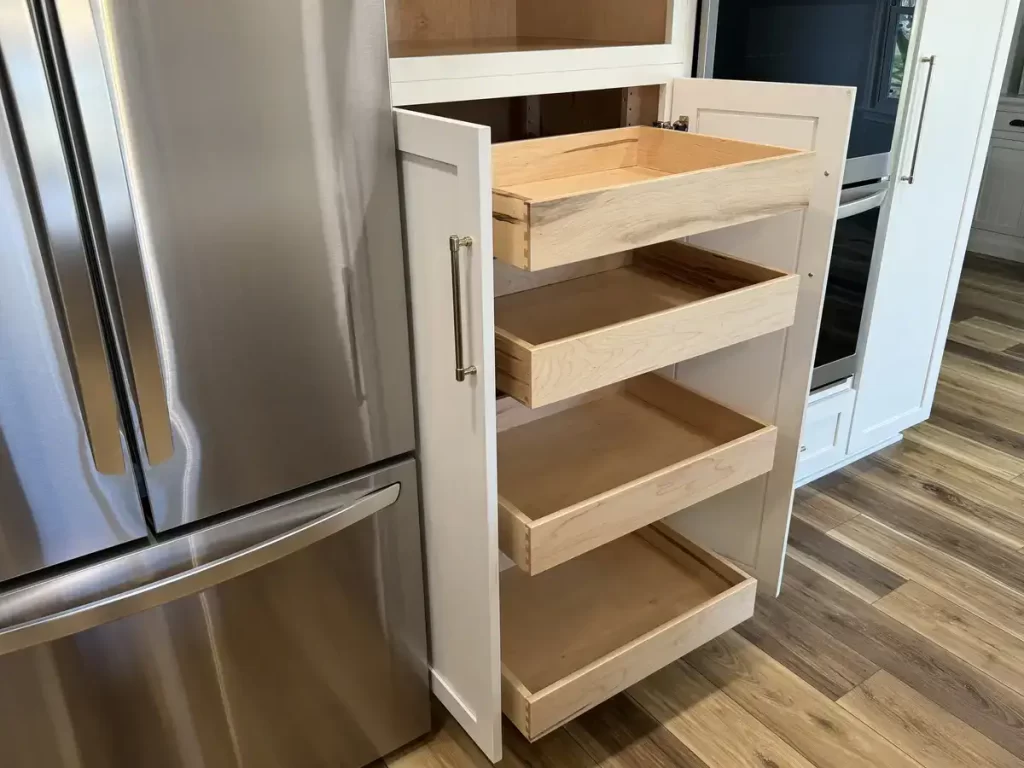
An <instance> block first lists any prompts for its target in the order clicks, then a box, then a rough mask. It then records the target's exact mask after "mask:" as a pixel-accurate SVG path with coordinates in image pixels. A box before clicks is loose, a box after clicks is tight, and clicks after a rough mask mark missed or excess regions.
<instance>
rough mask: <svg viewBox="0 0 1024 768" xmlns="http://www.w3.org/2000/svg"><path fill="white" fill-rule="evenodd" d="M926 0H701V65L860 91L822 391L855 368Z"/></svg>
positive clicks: (820, 367) (699, 69) (822, 353)
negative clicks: (921, 2) (918, 17)
mask: <svg viewBox="0 0 1024 768" xmlns="http://www.w3.org/2000/svg"><path fill="white" fill-rule="evenodd" d="M917 5H918V0H701V3H700V10H699V19H700V26H699V30H700V40H699V44H698V45H697V47H696V51H695V54H694V57H695V60H694V71H695V73H696V74H697V75H698V76H701V77H716V78H720V79H728V80H761V81H769V82H789V83H812V84H819V85H846V86H854V87H856V88H857V100H856V104H855V107H854V116H853V124H852V127H851V133H850V144H849V148H848V151H847V162H846V170H845V173H844V176H843V192H842V200H841V205H840V208H839V221H838V222H837V225H836V237H835V245H834V246H833V251H832V266H831V267H830V270H829V279H828V283H827V285H826V290H825V307H824V311H823V313H822V324H821V333H820V337H819V341H818V348H817V353H816V356H815V370H814V376H813V379H812V388H818V387H821V386H825V385H827V384H831V383H834V382H837V381H842V380H843V379H846V378H849V377H851V376H853V375H854V372H855V371H856V367H857V339H858V336H859V332H860V326H861V315H862V314H863V309H864V302H865V299H866V296H867V288H868V274H869V272H870V270H871V260H872V257H873V255H874V253H876V252H877V251H878V250H880V249H876V248H875V237H876V233H877V230H878V214H879V209H880V208H881V205H882V203H883V201H884V200H885V197H886V194H887V191H888V188H889V168H890V156H891V150H892V143H893V136H894V134H895V133H896V120H897V115H898V107H899V101H900V97H901V96H902V93H903V73H904V65H905V61H906V56H907V51H908V49H909V44H910V35H911V31H912V29H913V24H914V17H915V14H916V12H917Z"/></svg>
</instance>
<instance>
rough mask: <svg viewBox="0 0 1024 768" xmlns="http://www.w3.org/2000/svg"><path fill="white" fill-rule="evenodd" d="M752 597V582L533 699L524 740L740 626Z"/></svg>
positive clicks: (751, 606)
mask: <svg viewBox="0 0 1024 768" xmlns="http://www.w3.org/2000/svg"><path fill="white" fill-rule="evenodd" d="M756 592H757V581H756V580H755V579H752V578H748V579H746V580H745V581H743V582H742V583H740V584H737V585H736V586H734V587H732V588H731V589H729V590H728V591H726V592H723V593H722V594H721V595H718V596H717V597H716V598H714V599H713V600H712V601H710V602H709V603H707V604H705V605H703V606H701V607H700V608H698V609H696V610H695V611H694V612H692V613H690V614H687V615H685V616H681V617H680V618H679V619H677V620H676V621H674V622H672V623H670V624H667V625H664V626H662V627H659V628H658V629H656V630H654V631H653V632H651V633H649V634H648V635H646V636H644V637H642V638H638V639H637V640H635V641H634V642H633V643H631V644H629V645H626V646H624V647H622V648H620V649H619V650H618V651H616V652H615V654H614V655H612V656H610V657H606V658H604V659H601V660H600V661H598V662H595V663H594V664H593V665H591V666H590V667H587V668H585V669H583V670H581V671H580V672H578V673H576V674H575V675H572V676H570V677H568V678H566V679H565V680H561V681H559V682H558V683H555V684H554V685H552V686H550V687H549V688H547V689H545V690H543V691H541V692H539V693H537V694H536V695H535V696H534V697H533V699H532V700H531V701H529V702H528V708H529V714H528V716H527V723H528V731H527V736H528V738H529V739H530V740H531V741H535V740H537V739H539V738H541V737H542V736H544V735H545V734H547V733H549V732H550V731H552V730H554V729H555V728H558V727H559V726H561V725H563V724H565V723H566V722H568V721H569V720H572V719H573V718H575V717H578V716H579V715H581V714H583V713H584V712H586V711H587V710H589V709H591V708H592V707H595V706H597V705H598V704H600V703H601V702H603V701H606V700H607V699H609V698H610V697H612V696H614V695H615V694H617V693H620V692H622V691H624V690H625V689H626V688H628V687H629V686H631V685H633V684H634V683H638V682H639V681H640V680H643V679H644V678H645V677H647V676H648V675H650V674H653V673H654V672H657V671H658V670H659V669H661V668H662V667H664V666H666V665H668V664H671V663H672V662H673V661H676V660H677V659H679V658H681V657H682V656H685V655H686V654H687V653H690V652H691V651H693V650H695V649H697V648H699V647H700V646H702V645H704V643H707V642H708V641H710V640H713V639H714V638H716V637H718V636H719V635H721V634H723V633H724V632H727V631H728V630H730V629H732V628H733V627H735V626H736V625H737V624H740V623H742V622H744V621H746V620H747V619H749V618H750V617H751V616H753V615H754V599H755V596H756ZM506 685H508V686H509V687H510V695H515V694H514V691H515V688H514V686H513V685H512V682H511V681H510V680H508V679H506V678H504V677H503V679H502V689H503V691H504V689H505V687H506ZM510 703H512V702H510Z"/></svg>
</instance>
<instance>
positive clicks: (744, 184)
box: [492, 127, 815, 271]
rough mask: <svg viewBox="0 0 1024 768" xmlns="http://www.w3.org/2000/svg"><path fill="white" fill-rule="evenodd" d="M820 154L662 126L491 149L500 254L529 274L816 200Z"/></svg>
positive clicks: (496, 249) (496, 244) (496, 241)
mask: <svg viewBox="0 0 1024 768" xmlns="http://www.w3.org/2000/svg"><path fill="white" fill-rule="evenodd" d="M814 163H815V160H814V153H813V152H801V151H797V150H793V149H785V148H783V147H773V146H767V145H763V144H752V143H748V142H743V141H732V140H728V139H717V138H713V137H710V136H701V135H697V134H690V133H683V132H680V131H669V130H664V129H661V128H649V127H634V128H616V129H613V130H610V131H596V132H593V133H584V134H575V135H571V136H557V137H552V138H546V139H531V140H528V141H517V142H509V143H507V144H500V145H497V146H495V147H493V149H492V166H493V174H494V195H493V216H494V255H495V258H497V259H498V260H500V261H503V262H505V263H507V264H511V265H512V266H515V267H519V268H520V269H526V270H530V271H534V270H541V269H548V268H549V267H556V266H559V265H562V264H571V263H573V262H577V261H583V260H585V259H592V258H596V257H598V256H604V255H606V254H609V253H617V252H619V251H626V250H629V249H631V248H636V247H640V246H644V245H651V244H654V243H660V242H665V241H666V240H674V239H676V238H680V237H686V236H687V235H694V234H697V233H699V232H707V231H709V230H713V229H719V228H721V227H728V226H732V225H734V224H741V223H743V222H746V221H753V220H755V219H760V218H764V217H766V216H774V215H776V214H779V213H783V212H785V211H788V210H793V209H795V208H799V207H801V206H804V205H806V204H807V201H808V200H809V197H810V190H811V184H812V174H813V171H814Z"/></svg>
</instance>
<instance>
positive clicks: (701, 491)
mask: <svg viewBox="0 0 1024 768" xmlns="http://www.w3.org/2000/svg"><path fill="white" fill-rule="evenodd" d="M776 437H777V430H776V429H775V427H764V428H763V429H761V430H759V431H757V432H754V433H753V434H750V435H747V436H745V437H742V438H740V439H738V440H734V441H732V442H729V443H727V444H725V445H722V446H719V447H717V448H715V449H713V450H711V451H708V452H706V453H702V454H699V455H697V456H695V457H693V458H692V459H690V460H689V461H686V462H682V463H680V464H678V465H675V466H671V467H666V468H665V470H663V471H662V472H659V473H657V474H656V475H653V476H647V477H642V478H638V479H637V480H636V481H634V482H633V483H631V484H629V485H627V486H623V487H619V488H616V489H615V490H613V491H610V492H608V493H606V494H604V495H602V496H599V497H595V498H593V499H589V500H587V501H586V502H583V503H581V504H577V505H575V506H573V507H569V508H568V509H564V510H561V511H560V512H558V513H555V514H553V515H550V516H548V517H544V518H541V519H540V520H536V521H534V520H530V519H529V518H528V517H527V516H526V515H524V514H523V513H522V512H520V511H519V510H518V509H516V507H515V505H514V504H513V503H512V502H510V501H509V500H507V499H505V498H504V497H502V496H501V491H500V489H499V495H498V515H499V518H498V536H499V544H500V546H501V551H502V552H504V553H505V555H506V556H508V557H509V558H510V559H512V560H513V561H514V562H515V563H516V565H518V566H519V567H520V568H522V569H523V570H524V571H526V572H527V573H530V574H538V573H542V572H543V571H546V570H548V569H549V568H553V567H555V566H556V565H559V564H561V563H564V562H565V561H566V560H570V559H572V558H574V557H577V556H579V555H581V554H583V553H585V552H589V551H590V550H592V549H594V548H595V547H599V546H601V545H602V544H607V543H608V542H610V541H613V540H615V539H617V538H618V537H620V536H624V535H626V534H627V533H631V532H633V531H635V530H637V529H639V528H642V527H644V526H646V525H650V524H651V523H653V522H656V521H658V520H661V519H662V518H665V517H667V516H668V515H671V514H674V513H676V512H679V511H680V510H683V509H685V508H686V507H688V506H690V505H692V504H696V503H698V502H700V501H703V500H705V499H708V498H710V497H712V496H714V495H716V494H718V493H721V492H722V491H725V490H727V489H729V488H732V487H734V486H736V485H739V484H740V483H744V482H746V481H747V480H751V479H753V478H755V477H758V476H760V475H763V474H764V473H766V472H769V471H770V470H771V468H772V464H773V463H774V460H775V442H776Z"/></svg>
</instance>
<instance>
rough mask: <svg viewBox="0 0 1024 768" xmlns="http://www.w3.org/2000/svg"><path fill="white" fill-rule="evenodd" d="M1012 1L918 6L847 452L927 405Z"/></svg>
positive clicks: (892, 432) (905, 422) (883, 439)
mask: <svg viewBox="0 0 1024 768" xmlns="http://www.w3.org/2000/svg"><path fill="white" fill-rule="evenodd" d="M1017 5H1018V0H993V2H987V3H964V2H961V0H927V3H926V4H925V6H924V10H923V18H922V21H921V22H920V24H921V26H920V32H919V33H918V37H917V40H916V47H915V48H914V49H913V51H912V56H910V58H909V61H911V62H914V68H913V77H912V80H911V82H910V88H911V89H912V90H911V96H910V99H909V101H908V107H907V109H908V119H907V121H906V125H907V128H906V130H904V132H903V135H902V137H901V139H900V140H899V144H900V145H899V147H898V149H897V151H896V154H895V159H894V172H893V174H894V177H895V178H894V183H895V187H894V189H893V191H892V194H891V195H890V200H889V202H888V204H887V205H886V207H885V208H883V213H882V220H881V224H880V227H881V231H882V232H884V244H883V246H882V252H881V254H880V257H878V258H877V259H876V263H875V264H874V265H873V267H872V275H871V286H872V288H871V289H870V290H869V294H868V301H867V304H866V307H865V324H866V329H865V331H864V332H863V333H862V336H861V350H860V351H861V358H860V368H859V370H858V373H857V377H856V383H855V386H856V389H857V399H856V404H855V407H854V412H853V422H852V426H851V434H850V441H849V445H848V447H847V453H848V455H857V454H859V453H861V452H863V451H865V450H869V449H870V448H871V447H872V446H876V445H880V444H885V443H887V442H890V441H891V440H892V439H893V438H894V436H896V435H898V434H899V433H900V432H901V431H902V430H904V429H906V428H908V427H910V426H913V425H914V424H917V423H919V422H921V421H923V420H924V419H926V418H927V417H928V414H929V412H930V410H931V405H932V400H933V397H934V393H935V385H936V382H937V379H938V374H939V367H940V363H941V360H942V350H943V347H944V345H945V339H946V334H947V331H948V328H949V320H950V315H951V313H952V309H953V301H954V299H955V296H956V288H957V283H958V281H959V276H960V268H961V266H962V264H963V257H964V252H965V250H966V247H967V240H968V236H969V234H970V228H971V221H972V218H973V213H974V207H975V202H976V199H977V195H978V189H979V186H980V184H981V175H982V169H983V167H984V163H985V155H986V153H987V149H988V135H989V131H990V130H991V128H992V123H993V120H994V117H995V112H996V105H997V99H998V93H999V89H1000V85H1001V80H1002V74H1003V67H1004V64H1005V62H1006V57H1007V53H1008V50H1009V46H1010V41H1011V37H1012V31H1013V30H1012V27H1013V20H1014V18H1015V17H1016V11H1017ZM968 29H969V30H970V35H969V37H970V40H969V44H965V37H964V30H968Z"/></svg>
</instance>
